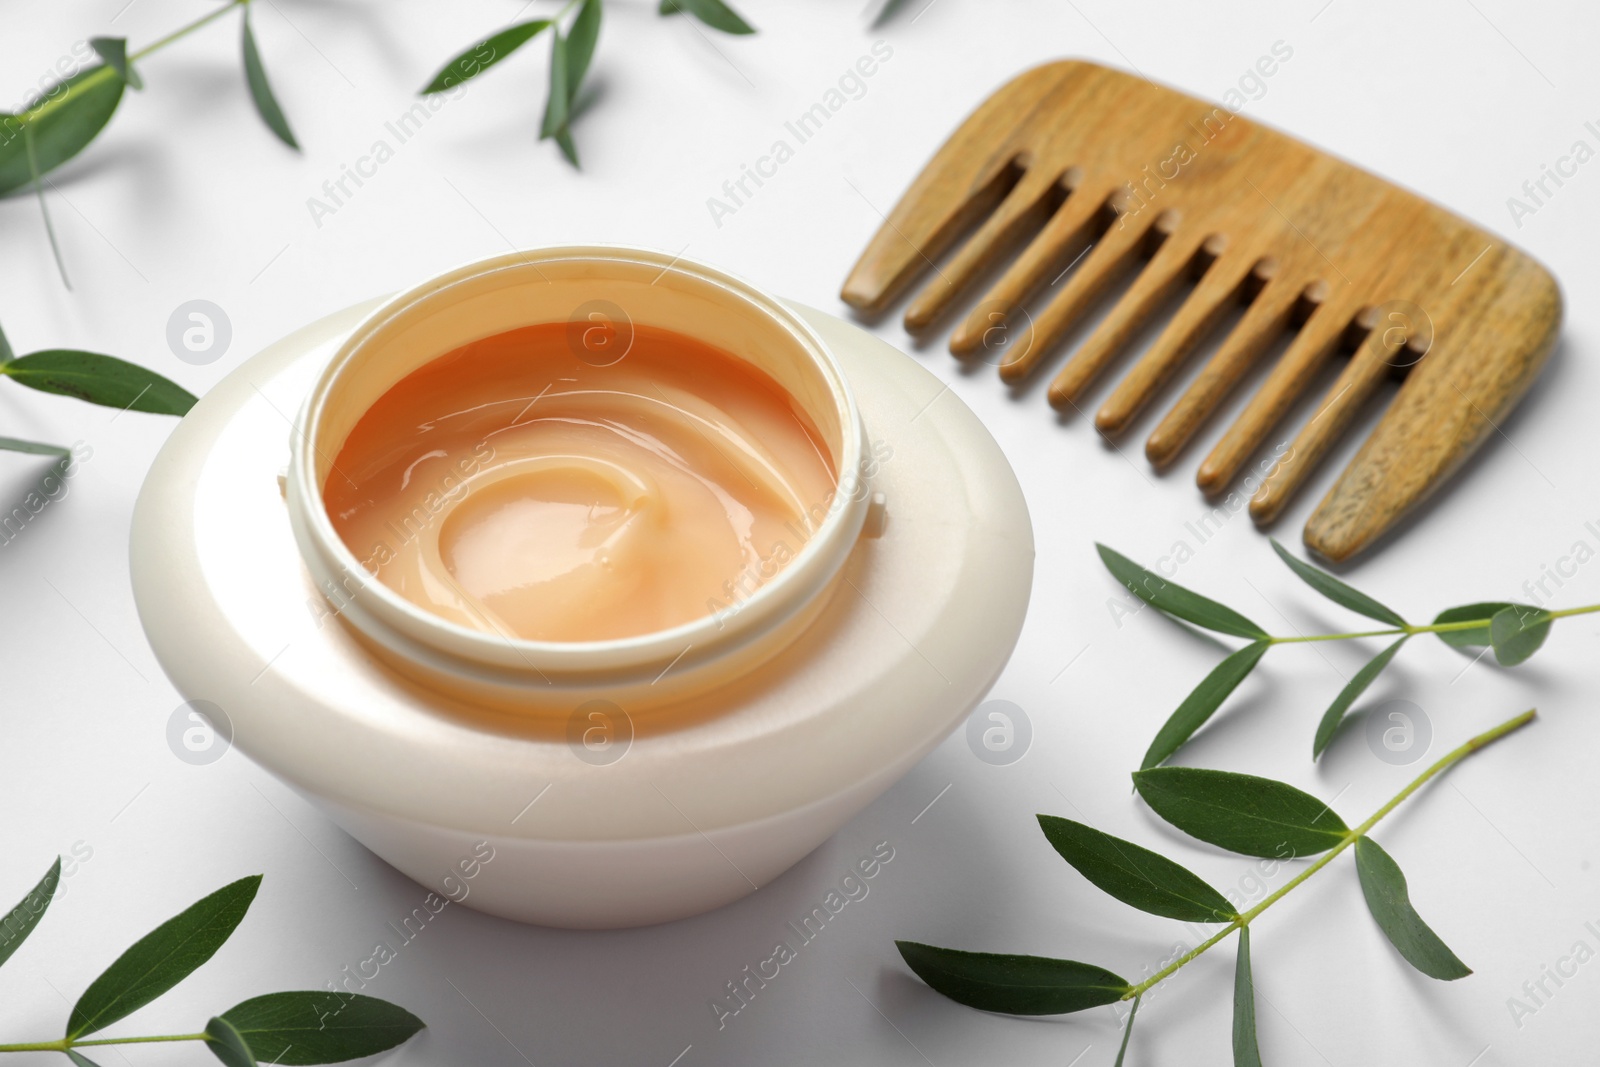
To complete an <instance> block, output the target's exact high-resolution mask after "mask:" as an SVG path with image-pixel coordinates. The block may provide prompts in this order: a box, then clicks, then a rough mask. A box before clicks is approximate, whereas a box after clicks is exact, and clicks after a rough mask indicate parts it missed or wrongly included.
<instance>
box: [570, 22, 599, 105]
mask: <svg viewBox="0 0 1600 1067" xmlns="http://www.w3.org/2000/svg"><path fill="white" fill-rule="evenodd" d="M600 9H601V2H600V0H583V3H582V4H581V5H579V7H578V17H577V18H575V19H573V20H572V26H571V27H570V28H569V29H568V30H567V102H568V103H569V104H571V103H574V102H576V101H577V99H578V87H579V86H580V85H582V84H583V78H584V75H586V74H588V73H589V61H590V60H592V59H593V58H594V46H595V42H596V41H598V40H599V39H600Z"/></svg>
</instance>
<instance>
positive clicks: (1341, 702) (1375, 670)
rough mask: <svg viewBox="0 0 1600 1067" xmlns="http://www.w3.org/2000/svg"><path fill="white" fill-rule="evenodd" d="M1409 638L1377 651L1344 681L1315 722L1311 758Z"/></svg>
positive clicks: (1319, 751)
mask: <svg viewBox="0 0 1600 1067" xmlns="http://www.w3.org/2000/svg"><path fill="white" fill-rule="evenodd" d="M1409 640H1411V635H1410V634H1406V635H1405V636H1404V637H1402V638H1400V640H1398V641H1396V642H1395V643H1394V644H1392V645H1390V646H1389V647H1388V648H1386V649H1384V650H1383V651H1382V652H1379V653H1378V654H1377V655H1376V656H1373V657H1372V658H1371V659H1370V660H1368V661H1367V663H1366V665H1365V666H1363V667H1362V668H1361V669H1360V670H1359V671H1356V674H1355V677H1354V678H1351V679H1350V680H1349V681H1348V682H1346V683H1345V686H1344V688H1343V689H1341V690H1339V695H1338V696H1336V697H1334V698H1333V703H1332V704H1329V705H1328V710H1327V711H1325V712H1323V713H1322V721H1321V722H1319V723H1317V736H1316V738H1315V739H1314V740H1313V741H1312V742H1311V758H1312V759H1317V758H1318V757H1319V756H1321V755H1322V752H1323V749H1325V748H1327V747H1328V742H1330V741H1332V740H1333V735H1334V734H1336V733H1338V731H1339V724H1340V723H1341V722H1343V721H1344V715H1345V712H1347V711H1349V710H1350V705H1351V704H1354V703H1355V702H1356V698H1357V697H1359V696H1360V695H1361V694H1362V693H1364V692H1366V690H1367V687H1368V686H1369V685H1371V684H1372V682H1373V679H1375V678H1377V677H1378V675H1380V674H1382V673H1383V669H1384V668H1385V667H1387V666H1388V665H1389V661H1390V660H1392V659H1394V657H1395V653H1397V652H1399V651H1400V646H1401V645H1403V644H1405V643H1406V642H1407V641H1409Z"/></svg>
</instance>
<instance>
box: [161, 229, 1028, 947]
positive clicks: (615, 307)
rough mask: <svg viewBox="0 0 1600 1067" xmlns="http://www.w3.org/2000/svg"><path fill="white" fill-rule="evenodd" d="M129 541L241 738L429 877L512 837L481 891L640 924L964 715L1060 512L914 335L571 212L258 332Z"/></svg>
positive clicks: (998, 655)
mask: <svg viewBox="0 0 1600 1067" xmlns="http://www.w3.org/2000/svg"><path fill="white" fill-rule="evenodd" d="M291 412H298V415H297V416H296V417H295V418H294V422H293V426H292V429H291V431H290V432H289V433H288V434H287V435H286V434H285V419H286V417H287V415H288V413H291ZM286 436H287V440H286ZM131 551H132V563H133V578H134V588H135V595H136V599H137V603H138V606H139V611H140V617H141V619H142V621H143V623H144V625H145V629H146V631H147V633H148V634H149V637H150V641H151V643H152V646H153V647H154V649H155V651H156V654H157V656H158V658H159V659H160V661H161V663H162V666H163V667H164V668H165V670H166V671H167V673H168V675H169V676H170V677H171V678H172V680H173V682H174V684H175V685H176V686H177V688H178V689H179V691H180V692H181V693H182V694H183V695H184V697H185V698H187V699H189V700H191V701H192V702H194V703H193V706H194V707H197V708H204V709H207V714H208V715H210V716H211V717H213V718H216V719H218V720H220V721H219V722H216V723H213V726H214V727H215V728H217V729H219V730H222V731H224V732H225V733H226V734H227V735H228V736H230V737H231V739H232V742H233V744H234V746H236V747H237V748H239V749H240V750H241V751H242V752H244V753H245V754H246V755H248V756H249V757H250V758H251V759H253V760H255V761H256V762H258V763H260V764H262V765H263V766H265V767H266V768H267V769H269V770H271V771H272V772H273V773H274V774H276V775H278V776H279V777H281V778H282V779H283V780H284V781H286V782H287V783H289V784H290V785H292V786H293V787H294V788H296V789H297V790H299V791H300V792H301V793H303V794H304V795H305V796H307V797H308V798H309V799H310V800H312V801H313V802H314V803H316V804H317V805H318V806H319V807H321V808H322V809H323V810H324V811H326V812H327V813H328V814H329V816H330V817H331V818H333V819H334V820H335V821H336V822H337V823H338V824H339V825H340V826H342V827H343V828H345V829H346V830H347V831H348V832H350V833H351V834H352V835H354V836H355V837H356V838H357V839H359V840H360V841H361V842H362V843H363V844H365V845H366V846H367V847H368V848H370V849H372V850H373V851H374V852H376V853H377V854H378V855H379V856H381V857H382V858H383V859H385V860H387V861H388V862H389V863H391V864H392V865H394V866H395V867H397V868H399V869H400V870H401V871H403V872H405V873H406V874H408V875H410V876H411V877H413V878H415V879H417V880H418V881H420V882H422V883H424V884H428V885H433V886H439V885H440V879H441V878H443V877H444V876H446V875H447V874H448V873H449V872H450V871H451V870H452V869H453V867H454V865H455V863H456V862H457V860H458V859H459V858H460V857H461V856H463V855H468V854H471V853H472V851H473V848H474V846H475V845H476V844H477V843H478V842H480V841H487V842H489V843H490V844H491V845H492V846H493V848H494V855H495V860H494V862H493V863H490V864H483V865H482V866H481V869H480V871H479V873H478V876H477V877H476V878H475V880H474V884H473V892H472V894H471V895H470V897H468V898H467V900H466V903H468V904H469V906H473V907H477V908H479V909H481V910H484V911H487V912H490V913H492V914H496V915H501V916H506V917H509V918H514V919H519V920H523V921H528V922H537V923H543V924H549V925H557V926H572V927H616V926H630V925H640V924H645V923H653V922H661V921H665V920H669V919H674V918H679V917H683V916H687V915H692V914H695V913H697V912H701V911H705V910H707V909H710V908H714V907H717V906H719V905H721V904H724V903H727V902H729V901H731V900H734V899H737V898H738V897H740V896H743V895H745V894H746V893H749V892H751V891H752V890H753V889H754V888H756V887H759V886H761V885H764V884H766V883H767V882H769V881H771V880H772V879H773V878H775V877H777V876H778V875H779V874H780V873H782V872H783V871H784V870H785V869H787V868H788V867H789V866H791V865H792V864H793V863H795V862H796V861H797V860H799V859H800V858H801V857H803V856H804V855H805V854H806V853H808V852H809V851H811V850H812V849H813V848H815V847H816V846H817V845H818V844H820V843H821V842H822V841H823V840H825V839H826V838H827V837H828V836H829V835H831V834H832V833H833V832H835V831H836V830H837V829H838V828H839V827H840V826H842V825H843V824H844V823H845V822H846V821H847V820H848V819H849V818H850V817H851V816H853V815H854V814H855V813H857V812H858V811H859V810H861V809H862V808H863V807H865V806H866V805H867V804H868V803H870V802H871V801H872V800H873V799H874V798H876V797H877V796H878V795H879V794H881V793H882V792H883V791H884V790H885V789H887V788H888V787H889V786H890V785H891V784H892V783H893V782H894V781H895V780H897V779H898V778H899V777H900V776H901V775H902V774H904V773H905V771H906V770H908V769H909V768H910V767H911V766H912V765H913V764H914V763H915V762H916V761H917V760H919V759H921V758H922V756H924V755H925V754H926V753H927V752H928V751H929V750H930V749H932V748H933V747H934V746H935V745H937V744H938V743H939V742H940V741H941V740H942V739H943V738H944V737H946V736H947V735H948V734H949V733H950V732H951V731H952V730H953V729H954V728H955V727H956V726H957V725H958V724H959V723H960V722H961V721H962V720H963V718H964V717H965V716H966V714H967V713H968V712H969V711H970V710H971V709H972V707H973V706H974V705H975V704H976V703H977V702H978V700H980V699H981V698H982V696H983V694H984V692H985V691H986V690H987V689H988V687H989V685H990V684H991V683H992V682H993V680H994V679H995V677H996V676H997V674H998V673H999V671H1000V669H1001V668H1002V666H1003V665H1004V663H1005V661H1006V659H1007V658H1008V657H1009V655H1010V652H1011V649H1012V647H1013V645H1014V643H1015V641H1016V637H1017V634H1018V631H1019V630H1020V627H1021V624H1022V618H1023V614H1024V611H1025V608H1026V605H1027V599H1028V592H1029V588H1030V584H1031V579H1032V556H1033V543H1032V533H1031V528H1030V525H1029V521H1028V514H1027V510H1026V507H1025V504H1024V502H1023V499H1022V494H1021V491H1020V488H1019V486H1018V485H1017V482H1016V479H1015V477H1014V475H1013V474H1012V472H1011V470H1010V467H1009V466H1008V464H1007V463H1006V461H1005V458H1004V457H1003V455H1002V454H1001V452H1000V450H999V448H998V447H997V446H996V444H995V443H994V441H993V439H992V438H991V437H990V436H989V435H988V433H987V432H986V431H985V430H984V429H983V427H982V425H981V424H980V423H979V422H978V421H977V419H976V418H975V417H974V416H973V415H972V413H971V412H970V411H968V410H967V409H966V408H965V407H964V406H963V405H962V404H961V403H960V401H959V400H958V399H957V398H956V397H955V396H954V394H952V393H951V392H949V390H948V389H947V388H946V387H945V386H944V385H943V384H942V383H941V382H939V381H938V379H936V378H935V377H934V376H933V375H931V374H929V373H928V372H926V371H924V370H923V369H922V368H920V367H919V366H918V365H917V364H916V363H915V362H914V361H912V360H911V359H909V358H907V357H906V356H904V355H903V354H902V353H900V352H899V351H897V350H896V349H894V348H892V347H891V346H889V345H887V344H885V343H883V342H881V341H879V340H878V339H876V338H874V337H873V336H871V335H870V334H867V333H865V332H864V331H861V330H859V329H858V328H856V327H854V326H851V325H849V324H848V323H845V322H842V321H840V320H838V319H835V318H833V317H831V316H828V315H825V314H822V313H820V312H815V311H811V310H808V309H804V308H800V307H796V306H793V305H789V304H785V303H783V302H781V301H779V300H777V299H776V298H774V297H772V296H769V295H767V294H766V293H763V292H761V291H760V290H758V289H756V288H754V287H753V286H751V285H749V284H748V283H745V282H743V281H740V280H739V279H737V278H734V277H731V276H729V275H727V274H724V273H722V272H720V271H717V270H714V269H712V268H710V267H707V266H703V265H700V264H696V263H692V262H690V261H687V260H684V259H682V258H679V257H673V256H668V255H663V254H661V253H657V252H650V251H645V250H640V249H632V248H614V247H569V248H549V249H539V250H533V251H528V252H519V253H513V254H509V255H505V256H500V257H496V258H494V259H490V260H486V261H483V262H479V263H474V264H471V265H469V266H466V267H463V268H460V269H457V270H454V271H451V272H449V273H447V274H444V275H441V276H439V277H437V278H433V279H430V280H429V281H427V282H424V283H423V284H421V285H419V286H417V287H415V288H413V289H411V290H409V291H407V292H405V293H402V294H400V295H398V296H395V297H393V298H390V299H388V300H385V301H383V302H381V303H379V304H377V305H375V306H372V305H369V306H365V307H362V308H356V309H351V310H349V311H346V312H343V313H340V314H337V315H334V316H330V317H329V318H327V319H324V320H322V321H321V322H318V323H315V324H313V325H311V326H309V327H307V328H305V329H304V330H302V331H300V332H299V333H297V334H295V335H293V336H291V337H289V338H286V339H285V340H284V341H282V342H279V343H278V344H277V345H274V346H273V347H271V348H269V349H267V350H266V351H264V352H262V353H261V354H260V355H258V356H256V357H254V358H253V359H251V360H249V361H248V362H246V363H245V364H244V365H242V366H241V367H240V368H239V369H238V370H236V371H234V372H233V373H232V374H231V375H229V377H228V378H227V379H225V380H224V381H223V382H222V383H220V384H219V385H218V386H217V387H216V388H215V389H213V390H212V391H211V392H210V393H209V394H208V395H207V396H206V397H205V398H204V399H203V400H202V401H201V403H200V404H199V405H197V406H196V408H195V409H194V410H193V411H192V412H191V413H190V415H189V416H188V417H187V418H186V419H185V420H184V422H183V423H182V424H181V425H180V426H179V427H178V429H177V430H176V431H175V432H174V433H173V435H172V437H171V438H170V440H169V441H168V443H167V445H166V447H165V448H164V449H163V451H162V453H161V455H160V456H159V457H158V459H157V461H156V463H155V465H154V466H153V468H152V470H151V472H150V475H149V477H148V479H147V481H146V483H145V486H144V488H143V490H142V491H141V494H140V498H139V502H138V505H137V507H136V510H135V515H134V525H133V533H132V545H131Z"/></svg>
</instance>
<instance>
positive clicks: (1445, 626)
mask: <svg viewBox="0 0 1600 1067" xmlns="http://www.w3.org/2000/svg"><path fill="white" fill-rule="evenodd" d="M1597 611H1600V604H1589V605H1587V606H1585V607H1581V608H1563V609H1561V610H1560V611H1552V612H1549V615H1550V617H1551V618H1552V619H1568V618H1571V617H1572V616H1574V615H1593V614H1594V613H1595V612H1597ZM1488 624H1489V620H1487V619H1466V620H1464V621H1462V622H1436V623H1429V624H1428V625H1426V626H1396V627H1391V628H1390V629H1387V630H1358V631H1355V632H1353V633H1344V634H1301V635H1299V636H1296V637H1268V638H1267V639H1266V640H1267V641H1268V642H1269V643H1270V644H1274V645H1297V644H1303V643H1305V642H1307V641H1348V640H1350V639H1351V638H1356V637H1394V636H1396V635H1398V634H1443V633H1451V632H1452V631H1456V630H1474V629H1478V628H1479V627H1483V626H1487V625H1488Z"/></svg>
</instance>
